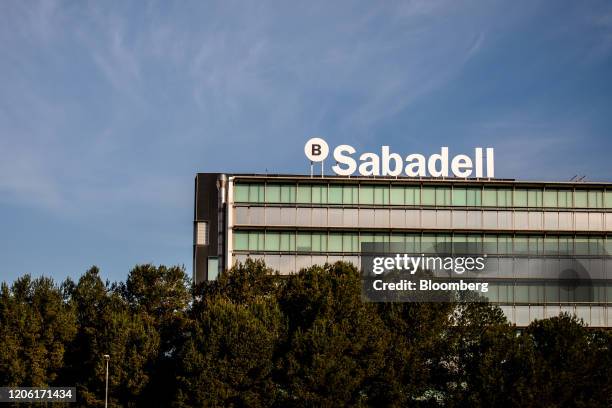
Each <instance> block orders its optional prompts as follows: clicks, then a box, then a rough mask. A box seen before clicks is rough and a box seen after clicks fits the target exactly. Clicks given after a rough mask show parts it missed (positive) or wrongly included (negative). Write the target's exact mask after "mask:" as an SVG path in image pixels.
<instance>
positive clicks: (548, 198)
mask: <svg viewBox="0 0 612 408" xmlns="http://www.w3.org/2000/svg"><path fill="white" fill-rule="evenodd" d="M557 205H558V204H557V190H546V191H544V207H557Z"/></svg>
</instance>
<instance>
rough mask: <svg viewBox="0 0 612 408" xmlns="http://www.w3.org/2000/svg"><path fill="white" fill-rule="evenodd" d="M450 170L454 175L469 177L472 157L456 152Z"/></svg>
mask: <svg viewBox="0 0 612 408" xmlns="http://www.w3.org/2000/svg"><path fill="white" fill-rule="evenodd" d="M463 169H465V170H463ZM451 170H452V171H453V174H454V175H455V177H470V174H472V159H470V158H469V157H468V156H466V155H465V154H458V155H457V156H455V157H453V162H452V163H451Z"/></svg>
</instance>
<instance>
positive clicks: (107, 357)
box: [103, 354, 110, 408]
mask: <svg viewBox="0 0 612 408" xmlns="http://www.w3.org/2000/svg"><path fill="white" fill-rule="evenodd" d="M103 357H104V360H106V392H105V394H104V408H108V360H110V356H109V355H108V354H105V355H104V356H103Z"/></svg>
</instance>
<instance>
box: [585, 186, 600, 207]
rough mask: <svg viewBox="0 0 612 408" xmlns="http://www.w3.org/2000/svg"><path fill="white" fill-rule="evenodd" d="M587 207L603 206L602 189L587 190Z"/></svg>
mask: <svg viewBox="0 0 612 408" xmlns="http://www.w3.org/2000/svg"><path fill="white" fill-rule="evenodd" d="M588 194H589V208H603V191H597V190H589V193H588Z"/></svg>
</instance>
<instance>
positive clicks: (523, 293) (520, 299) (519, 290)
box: [514, 284, 529, 303]
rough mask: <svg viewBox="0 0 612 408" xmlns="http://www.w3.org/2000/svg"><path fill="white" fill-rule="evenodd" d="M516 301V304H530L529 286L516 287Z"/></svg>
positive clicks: (517, 285)
mask: <svg viewBox="0 0 612 408" xmlns="http://www.w3.org/2000/svg"><path fill="white" fill-rule="evenodd" d="M514 301H515V302H516V303H527V302H529V286H528V285H519V284H515V285H514Z"/></svg>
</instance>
